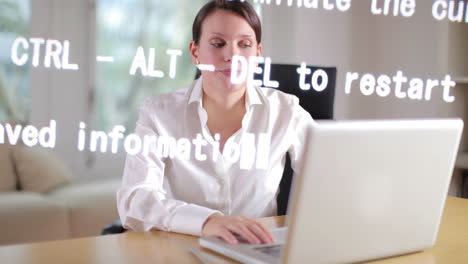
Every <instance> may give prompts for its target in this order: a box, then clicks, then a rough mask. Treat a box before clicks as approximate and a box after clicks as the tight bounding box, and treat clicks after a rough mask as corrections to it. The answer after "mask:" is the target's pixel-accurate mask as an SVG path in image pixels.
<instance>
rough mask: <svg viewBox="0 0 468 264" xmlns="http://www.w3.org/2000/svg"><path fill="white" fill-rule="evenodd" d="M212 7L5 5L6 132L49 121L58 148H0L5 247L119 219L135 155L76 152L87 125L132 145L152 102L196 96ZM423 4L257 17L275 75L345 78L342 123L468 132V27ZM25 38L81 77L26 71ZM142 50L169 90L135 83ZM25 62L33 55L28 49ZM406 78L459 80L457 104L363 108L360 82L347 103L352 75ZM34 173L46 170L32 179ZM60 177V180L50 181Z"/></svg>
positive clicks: (0, 84) (135, 1) (13, 0)
mask: <svg viewBox="0 0 468 264" xmlns="http://www.w3.org/2000/svg"><path fill="white" fill-rule="evenodd" d="M258 2H260V1H258ZM273 2H274V1H273ZM319 2H320V1H319ZM447 2H448V1H447ZM455 2H457V3H458V2H459V1H455ZM462 2H465V6H466V5H468V3H467V1H462ZM204 3H206V1H204V0H173V1H164V0H86V1H85V0H83V1H73V0H40V1H30V0H0V123H1V124H6V123H11V124H16V123H19V124H24V125H26V124H31V125H34V126H36V127H38V128H41V127H43V126H49V124H50V120H51V119H53V120H56V122H57V141H56V142H57V144H56V146H55V147H54V148H53V149H52V150H47V151H45V150H37V149H36V152H34V153H32V154H31V153H28V151H27V150H25V149H24V148H23V149H20V150H17V149H16V148H15V146H6V145H7V144H4V146H1V147H2V148H0V152H2V151H3V152H4V153H6V154H0V162H1V164H0V166H1V168H2V170H1V171H2V172H1V175H0V177H1V178H0V227H1V228H2V229H4V228H5V226H8V225H10V227H11V228H9V230H6V229H5V230H1V229H0V243H1V244H12V243H24V242H31V241H42V240H49V239H61V238H68V237H79V236H87V235H97V234H98V233H99V230H100V229H101V228H102V227H103V225H104V224H105V223H109V222H110V221H111V220H113V219H117V218H118V216H117V213H116V210H115V190H116V188H117V187H118V185H119V184H120V178H121V176H122V170H123V165H124V160H125V155H126V154H125V152H124V151H123V148H122V147H120V148H119V152H118V153H116V154H112V153H100V152H90V151H86V150H85V151H78V149H77V145H76V143H77V136H78V130H79V123H80V122H81V121H82V122H85V123H86V125H87V126H86V130H87V131H90V130H101V131H110V130H111V129H112V128H113V127H114V126H115V125H123V126H124V127H125V128H126V132H125V133H126V134H128V133H131V132H132V131H133V129H134V126H135V122H136V119H137V115H138V109H139V105H140V104H141V103H142V101H143V100H144V99H145V98H147V97H149V96H151V95H157V94H162V93H167V92H170V91H174V90H176V89H178V88H181V87H184V86H186V85H188V84H190V83H191V82H192V81H193V78H194V75H195V67H194V66H193V64H192V62H191V60H190V55H189V51H188V44H189V41H190V40H191V27H192V22H193V19H194V17H195V15H196V13H197V12H198V10H199V9H200V8H201V6H202V5H203V4H204ZM416 3H417V5H416V12H415V14H414V15H413V16H412V17H410V18H406V17H402V16H393V15H388V16H384V15H373V14H372V13H371V12H370V7H371V1H370V0H365V1H352V6H351V8H350V10H349V11H347V12H340V11H338V10H336V9H335V10H331V11H327V10H324V9H323V8H318V9H308V8H297V7H288V6H287V5H286V4H284V5H281V6H276V5H273V4H271V5H266V4H259V3H255V4H254V6H255V8H256V10H257V12H258V13H259V15H260V16H261V19H262V23H263V31H264V35H263V36H264V37H263V40H262V42H263V46H264V53H263V56H268V57H271V59H272V61H273V63H285V64H300V63H301V62H305V63H307V65H314V66H327V67H336V68H337V80H336V87H335V102H334V117H335V119H337V120H345V119H375V118H392V119H394V118H445V117H461V118H463V119H465V121H466V117H467V103H466V102H467V100H465V99H466V96H467V93H468V49H467V48H466V47H468V23H467V22H451V21H449V20H448V19H445V20H442V21H438V20H436V19H434V18H433V16H432V6H433V3H434V1H421V0H419V1H416ZM467 9H468V8H467ZM460 12H468V10H461V11H460ZM463 14H465V13H463ZM467 17H468V15H467ZM18 37H24V38H26V39H29V38H44V39H45V40H50V39H55V40H58V41H60V42H62V43H63V41H64V40H68V41H70V50H69V61H70V63H76V64H78V65H79V70H76V71H74V70H63V69H56V68H55V67H50V68H46V67H44V65H43V60H44V46H42V48H41V50H40V52H41V55H39V66H38V67H33V66H32V65H31V58H30V59H29V61H28V62H27V63H26V64H24V65H23V66H18V65H15V64H14V63H13V62H12V60H11V47H12V45H13V43H14V40H15V39H17V38H18ZM140 46H141V47H143V49H144V51H145V55H146V56H148V51H149V49H150V48H154V51H155V67H157V68H158V69H162V70H163V71H165V72H166V73H165V75H166V76H165V77H164V78H152V77H147V76H142V75H141V74H140V71H137V74H135V75H130V74H129V69H130V66H131V64H132V61H133V59H134V57H135V54H136V51H137V48H138V47H140ZM168 49H177V50H181V51H182V55H181V56H179V57H177V72H176V77H175V78H174V79H171V78H170V77H169V76H168V74H167V69H168V68H169V63H170V57H169V56H168V55H167V54H166V50H168ZM20 50H21V49H20ZM21 51H22V52H25V51H24V50H21ZM27 52H28V53H29V54H30V56H32V55H33V54H32V48H31V47H30V48H29V50H28V51H27ZM96 56H112V57H113V60H114V61H113V62H112V63H109V62H100V61H97V60H96ZM398 70H401V71H403V73H404V74H405V75H406V76H407V77H408V78H409V79H410V78H413V77H418V78H422V79H427V78H431V79H439V80H442V79H443V78H444V77H445V75H446V74H449V75H451V76H452V78H454V79H455V81H456V83H457V85H456V86H455V87H454V88H452V89H451V95H454V96H455V101H454V102H453V103H447V102H445V101H444V100H443V99H442V89H441V88H439V89H434V92H433V94H432V99H431V100H430V101H426V100H420V101H418V100H410V99H408V98H406V99H399V98H396V97H395V96H394V94H393V93H391V94H390V95H389V96H387V97H379V96H377V95H376V94H373V95H370V96H365V95H363V94H362V93H361V92H360V91H359V87H358V86H357V84H356V83H357V81H356V83H355V84H354V86H353V88H352V90H351V93H350V94H346V93H345V92H344V85H345V77H346V72H358V73H359V74H360V76H361V75H362V74H364V73H372V74H373V75H374V76H378V75H380V74H387V75H389V76H393V75H394V74H395V73H396V72H397V71H398ZM464 138H465V136H464ZM465 142H466V140H463V143H462V146H461V149H460V155H459V158H458V161H457V168H456V170H455V172H454V177H453V180H452V184H451V187H450V194H451V195H457V196H462V195H463V184H464V182H463V180H464V177H463V172H464V169H468V158H466V157H467V156H468V155H467V156H465V154H464V153H465V151H468V146H467V143H465ZM2 155H3V156H2ZM31 164H36V165H37V166H38V167H34V169H32V167H31V166H32V165H31ZM44 164H46V165H44ZM41 166H42V167H41ZM51 167H54V168H56V169H55V170H53V171H52V172H51V170H50V168H51ZM41 169H42V170H43V171H44V172H41ZM7 170H8V171H11V173H10V176H7V172H6V171H7ZM28 170H29V171H28ZM11 175H13V176H11ZM38 175H42V176H43V177H44V178H39V177H38ZM44 175H45V176H44ZM50 175H53V176H50ZM42 176H41V177H42ZM7 177H10V178H11V179H7ZM49 182H50V184H45V185H47V186H45V187H44V186H43V187H40V188H38V185H41V184H42V185H44V183H49ZM1 184H3V185H4V186H3V187H2V186H1ZM28 186H29V187H28ZM28 188H29V189H28ZM8 195H10V196H8ZM25 195H26V196H27V195H29V196H27V197H25ZM58 201H60V202H58ZM2 208H4V209H2ZM18 208H19V209H18ZM21 208H24V209H21ZM37 208H42V209H41V210H39V209H37ZM21 210H23V211H21ZM26 211H27V212H28V213H24V212H26ZM27 215H29V217H34V218H35V219H37V220H35V221H38V223H36V224H37V226H40V223H41V221H42V222H44V223H48V225H52V224H53V225H54V226H55V227H53V229H54V230H55V231H53V232H49V233H48V234H46V233H44V232H42V233H41V231H38V230H36V229H37V228H35V227H34V225H33V226H32V227H31V225H29V226H30V227H29V229H27V230H25V229H24V227H22V226H21V225H22V224H23V225H24V224H25V223H29V222H28V219H26V218H27V217H26V216H27ZM70 215H71V217H70ZM25 217H26V218H25ZM29 219H31V218H29ZM41 219H42V220H41ZM60 219H61V220H60ZM70 219H71V220H70ZM14 222H15V224H12V223H14ZM12 225H13V226H16V228H17V229H22V231H21V232H18V231H15V230H16V229H15V227H13V226H12ZM51 228H52V227H51Z"/></svg>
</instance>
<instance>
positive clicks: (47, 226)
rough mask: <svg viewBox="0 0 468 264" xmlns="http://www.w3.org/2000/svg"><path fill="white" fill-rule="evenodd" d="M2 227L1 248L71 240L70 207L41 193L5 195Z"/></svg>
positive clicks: (0, 215)
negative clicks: (3, 246)
mask: <svg viewBox="0 0 468 264" xmlns="http://www.w3.org/2000/svg"><path fill="white" fill-rule="evenodd" d="M0 227H2V228H1V231H0V244H1V245H5V244H15V243H30V242H37V241H44V240H53V239H66V238H68V237H69V220H68V212H67V208H65V206H63V205H62V204H60V203H58V202H57V201H54V200H52V199H47V198H46V197H44V195H41V194H38V193H29V192H16V191H15V192H4V193H1V194H0Z"/></svg>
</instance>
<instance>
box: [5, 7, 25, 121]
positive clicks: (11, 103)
mask: <svg viewBox="0 0 468 264" xmlns="http://www.w3.org/2000/svg"><path fill="white" fill-rule="evenodd" d="M30 17H31V4H30V1H29V0H14V1H13V0H0V120H2V121H6V120H21V121H28V119H29V114H30V111H31V103H30V102H31V92H30V88H29V68H28V67H17V66H16V65H14V64H13V62H12V61H11V59H10V49H11V45H12V43H13V41H14V40H15V39H16V38H17V37H18V36H27V35H28V32H29V23H30Z"/></svg>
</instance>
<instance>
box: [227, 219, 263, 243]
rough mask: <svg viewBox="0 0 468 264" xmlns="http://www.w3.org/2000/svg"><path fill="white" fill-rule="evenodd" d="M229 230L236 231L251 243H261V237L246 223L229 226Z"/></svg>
mask: <svg viewBox="0 0 468 264" xmlns="http://www.w3.org/2000/svg"><path fill="white" fill-rule="evenodd" d="M229 231H231V232H233V233H236V234H238V235H240V236H241V237H243V238H244V239H246V240H247V241H248V242H249V243H250V244H259V243H260V238H259V237H257V236H256V235H255V234H254V233H253V232H252V231H250V229H249V228H247V226H246V224H245V223H237V224H235V225H232V226H230V227H229Z"/></svg>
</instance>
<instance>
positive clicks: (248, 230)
mask: <svg viewBox="0 0 468 264" xmlns="http://www.w3.org/2000/svg"><path fill="white" fill-rule="evenodd" d="M235 235H239V236H241V237H242V238H243V239H245V240H247V241H248V242H249V243H250V244H260V243H272V242H274V237H273V235H272V234H271V232H270V231H268V229H266V228H265V227H264V226H263V225H262V224H260V223H258V222H257V221H255V220H254V219H252V218H248V217H245V216H224V215H221V214H219V213H214V214H212V215H211V216H210V217H208V218H207V219H206V221H205V223H204V224H203V227H202V236H204V237H206V236H217V237H220V238H222V239H223V240H224V241H226V242H228V243H231V244H236V243H238V239H237V238H236V237H235Z"/></svg>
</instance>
